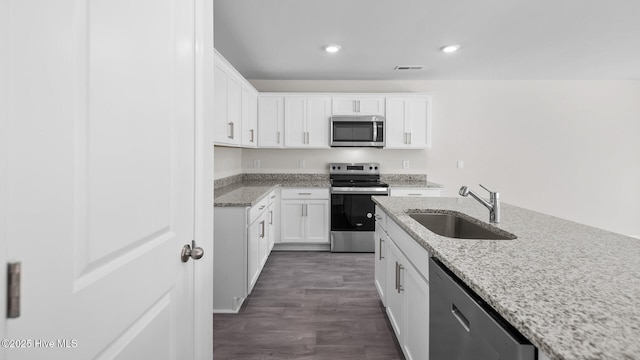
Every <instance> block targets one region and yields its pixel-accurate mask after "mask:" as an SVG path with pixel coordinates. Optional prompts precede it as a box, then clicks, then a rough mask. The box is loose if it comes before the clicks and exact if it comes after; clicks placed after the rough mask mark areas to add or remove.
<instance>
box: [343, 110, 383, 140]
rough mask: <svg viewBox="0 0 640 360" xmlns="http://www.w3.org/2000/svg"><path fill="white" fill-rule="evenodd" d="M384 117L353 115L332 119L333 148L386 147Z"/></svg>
mask: <svg viewBox="0 0 640 360" xmlns="http://www.w3.org/2000/svg"><path fill="white" fill-rule="evenodd" d="M384 122H385V120H384V116H377V115H368V116H365V115H351V116H347V115H344V116H332V117H331V146H332V147H343V146H361V147H383V146H384V144H385V143H384V130H385V129H384Z"/></svg>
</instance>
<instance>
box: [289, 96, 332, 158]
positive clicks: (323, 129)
mask: <svg viewBox="0 0 640 360" xmlns="http://www.w3.org/2000/svg"><path fill="white" fill-rule="evenodd" d="M284 103H285V109H284V132H285V135H284V146H285V147H293V148H329V118H330V117H331V98H329V97H323V96H286V97H285V99H284Z"/></svg>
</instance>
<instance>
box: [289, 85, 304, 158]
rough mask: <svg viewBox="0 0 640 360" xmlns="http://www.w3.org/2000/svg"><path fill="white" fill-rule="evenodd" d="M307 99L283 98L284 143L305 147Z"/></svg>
mask: <svg viewBox="0 0 640 360" xmlns="http://www.w3.org/2000/svg"><path fill="white" fill-rule="evenodd" d="M306 108H307V99H306V98H303V97H295V96H288V97H286V98H285V99H284V145H285V146H286V147H306V146H307V142H306V140H307V136H306V133H305V132H306V126H305V123H306V121H307V117H306Z"/></svg>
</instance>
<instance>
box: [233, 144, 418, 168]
mask: <svg viewBox="0 0 640 360" xmlns="http://www.w3.org/2000/svg"><path fill="white" fill-rule="evenodd" d="M254 160H260V168H254V167H253V163H254ZM301 160H303V161H304V168H303V167H301V164H300V161H301ZM404 160H406V161H408V162H409V168H408V169H403V168H402V165H403V164H402V162H403V161H404ZM329 162H378V163H380V164H381V166H380V167H381V170H382V172H383V173H385V174H390V173H393V174H403V173H404V174H426V173H427V152H426V151H425V150H382V149H372V148H354V149H349V148H345V149H343V148H341V149H326V150H304V149H303V150H281V149H270V150H268V149H267V150H265V149H260V150H258V149H244V150H243V151H242V169H243V171H244V172H248V173H290V172H296V173H326V172H328V167H327V164H328V163H329Z"/></svg>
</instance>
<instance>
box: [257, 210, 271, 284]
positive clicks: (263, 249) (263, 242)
mask: <svg viewBox="0 0 640 360" xmlns="http://www.w3.org/2000/svg"><path fill="white" fill-rule="evenodd" d="M267 215H268V214H267V212H266V211H265V212H264V213H263V214H262V215H261V216H260V218H259V219H258V231H259V239H258V273H260V272H261V271H262V267H263V266H264V263H265V262H266V261H267V257H268V256H269V225H268V224H267V221H268V219H267Z"/></svg>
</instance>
